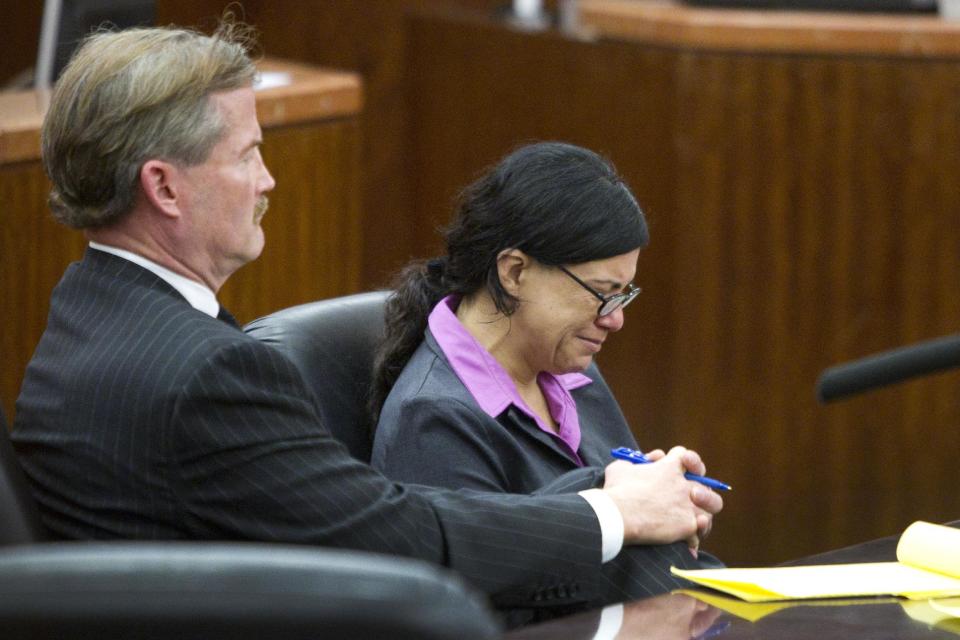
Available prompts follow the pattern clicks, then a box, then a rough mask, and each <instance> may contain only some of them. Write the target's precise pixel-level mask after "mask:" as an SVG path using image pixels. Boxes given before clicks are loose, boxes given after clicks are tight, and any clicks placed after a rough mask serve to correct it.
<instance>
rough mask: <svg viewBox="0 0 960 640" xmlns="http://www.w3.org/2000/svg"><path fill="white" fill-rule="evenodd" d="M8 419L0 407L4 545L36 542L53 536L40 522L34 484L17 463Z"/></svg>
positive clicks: (0, 498) (0, 522) (0, 529)
mask: <svg viewBox="0 0 960 640" xmlns="http://www.w3.org/2000/svg"><path fill="white" fill-rule="evenodd" d="M7 429H8V427H7V419H6V417H5V416H4V414H3V409H2V408H0V506H2V511H0V513H2V514H3V516H2V517H0V546H7V545H18V544H32V543H36V542H42V541H44V540H47V539H48V538H49V536H48V534H47V531H46V529H44V527H43V524H42V523H41V522H40V514H39V513H38V511H37V505H36V502H35V501H34V498H33V494H31V493H30V486H29V485H28V484H27V479H26V478H25V477H24V475H23V470H22V469H21V468H20V463H19V462H17V458H16V454H15V453H14V451H13V446H12V445H11V444H10V438H9V437H8V436H7Z"/></svg>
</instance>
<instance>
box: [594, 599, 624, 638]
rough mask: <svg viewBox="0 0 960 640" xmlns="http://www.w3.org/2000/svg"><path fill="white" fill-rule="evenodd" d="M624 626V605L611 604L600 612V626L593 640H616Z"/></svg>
mask: <svg viewBox="0 0 960 640" xmlns="http://www.w3.org/2000/svg"><path fill="white" fill-rule="evenodd" d="M622 626H623V604H611V605H609V606H607V607H604V608H603V611H601V612H600V624H598V625H597V630H596V631H595V632H594V634H593V640H615V638H616V637H617V634H618V633H620V627H622Z"/></svg>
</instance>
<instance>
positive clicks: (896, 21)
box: [579, 0, 960, 59]
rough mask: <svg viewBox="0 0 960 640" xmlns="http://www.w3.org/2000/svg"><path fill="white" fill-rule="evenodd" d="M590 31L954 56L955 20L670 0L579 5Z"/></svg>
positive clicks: (959, 35)
mask: <svg viewBox="0 0 960 640" xmlns="http://www.w3.org/2000/svg"><path fill="white" fill-rule="evenodd" d="M579 22H580V25H581V26H582V28H584V29H585V30H588V31H589V32H590V33H593V34H596V35H600V36H602V37H608V38H619V39H626V40H632V41H637V42H643V43H648V44H657V45H664V46H674V47H684V48H691V49H709V50H729V51H739V52H767V53H800V54H850V55H858V54H860V55H880V56H894V57H918V58H927V59H949V58H953V59H956V58H960V20H948V19H944V18H941V17H940V16H937V15H923V14H894V13H869V14H867V13H855V12H846V13H841V12H826V11H785V10H772V9H728V8H712V7H707V8H704V7H694V6H688V5H684V4H683V3H682V2H679V1H678V0H580V5H579Z"/></svg>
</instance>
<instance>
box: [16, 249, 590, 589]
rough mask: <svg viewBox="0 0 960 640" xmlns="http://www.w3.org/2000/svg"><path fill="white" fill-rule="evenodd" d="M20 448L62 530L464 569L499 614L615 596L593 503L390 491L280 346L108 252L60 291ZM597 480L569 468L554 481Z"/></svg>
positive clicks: (565, 484)
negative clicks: (380, 557) (375, 555)
mask: <svg viewBox="0 0 960 640" xmlns="http://www.w3.org/2000/svg"><path fill="white" fill-rule="evenodd" d="M13 440H14V444H15V446H16V448H17V452H18V454H19V456H20V459H21V460H22V462H23V465H24V467H25V470H26V472H27V475H28V477H29V478H30V480H31V482H32V485H33V488H34V492H35V495H36V497H37V499H38V502H39V504H40V507H41V512H42V514H43V518H44V521H45V523H46V524H47V525H48V526H49V528H50V529H51V530H52V531H53V532H54V533H55V534H59V535H60V536H63V537H67V538H77V539H93V538H139V539H178V538H189V539H217V540H262V541H278V542H288V543H306V544H318V545H329V546H335V547H347V548H353V549H362V550H372V551H380V552H384V553H391V554H399V555H404V556H411V557H417V558H421V559H424V560H428V561H432V562H435V563H439V564H445V565H447V566H450V567H452V568H453V569H455V570H457V571H459V572H460V573H461V574H463V575H464V576H465V577H466V578H467V579H468V580H469V581H471V582H472V583H473V584H474V585H475V586H476V587H478V588H480V589H482V590H484V591H486V592H487V593H489V594H491V595H493V596H494V601H495V602H496V603H498V604H500V605H502V606H528V605H535V604H537V603H544V602H553V603H573V602H585V601H593V602H598V601H600V600H598V598H601V599H602V598H604V597H606V596H605V594H606V593H608V589H607V586H606V585H607V583H608V579H607V577H606V576H605V575H604V574H603V573H602V572H601V565H600V531H599V526H598V523H597V520H596V516H595V515H594V513H593V511H592V509H591V508H590V506H589V505H588V504H587V503H586V502H585V501H584V500H583V499H582V498H580V497H579V496H576V495H570V494H569V493H566V494H564V495H557V494H551V495H540V496H536V497H531V496H515V495H497V494H482V493H479V492H450V491H445V490H438V489H430V488H426V487H409V486H408V487H404V486H402V485H396V484H393V483H391V482H390V481H388V480H386V479H385V478H383V476H381V475H379V474H378V473H376V472H375V471H373V470H372V469H371V468H370V467H368V466H366V465H364V464H361V463H359V462H356V461H355V460H353V459H352V458H351V457H350V456H349V455H348V454H347V452H346V450H345V449H344V448H343V446H341V445H340V444H339V443H338V442H337V441H336V440H335V439H334V438H333V437H332V436H331V435H330V433H329V431H328V430H327V429H326V428H324V426H323V425H322V424H320V420H319V418H318V412H317V408H316V406H315V402H314V400H313V397H312V395H311V394H310V392H309V391H308V390H307V388H306V387H305V384H304V382H303V380H302V378H301V376H300V375H299V374H298V372H297V371H296V369H295V368H294V366H293V364H292V363H291V362H290V361H289V360H287V359H286V358H285V357H284V356H282V355H281V354H280V353H279V352H277V351H275V350H274V349H272V348H271V347H268V346H266V345H264V344H261V343H260V342H258V341H257V340H255V339H253V338H251V337H249V336H247V335H245V334H244V333H242V332H241V331H239V330H238V329H237V328H236V327H235V326H231V325H229V324H227V323H225V322H221V321H218V320H216V319H214V318H211V317H209V316H207V315H205V314H203V313H201V312H199V311H197V310H195V309H193V308H192V307H191V306H190V305H189V304H187V302H186V301H185V300H184V299H183V298H182V297H181V296H180V294H178V293H177V292H176V291H175V290H174V289H173V288H172V287H170V286H169V285H168V284H167V283H165V282H164V281H162V280H161V279H159V278H158V277H156V276H155V275H154V274H152V273H150V272H149V271H147V270H145V269H143V268H141V267H139V266H137V265H135V264H133V263H131V262H128V261H126V260H123V259H122V258H118V257H116V256H113V255H110V254H107V253H103V252H100V251H96V250H94V249H88V250H87V252H86V254H85V256H84V258H83V260H82V261H81V262H79V263H75V264H73V265H71V266H70V267H69V268H68V270H67V272H66V273H65V275H64V277H63V279H62V280H61V282H60V283H59V285H58V286H57V287H56V289H55V290H54V292H53V296H52V298H51V305H50V315H49V318H48V324H47V328H46V331H45V332H44V334H43V337H42V338H41V340H40V343H39V345H38V347H37V350H36V352H35V354H34V356H33V359H32V360H31V362H30V365H29V366H28V368H27V372H26V376H25V379H24V384H23V388H22V391H21V394H20V397H19V399H18V400H17V415H16V421H15V428H14V432H13ZM596 481H597V474H596V473H595V472H594V473H579V474H572V475H568V476H565V477H564V478H562V479H560V481H559V482H557V483H555V484H554V486H553V487H552V488H551V490H552V491H556V492H559V491H577V490H581V489H583V488H586V487H588V486H591V485H592V484H594V483H596Z"/></svg>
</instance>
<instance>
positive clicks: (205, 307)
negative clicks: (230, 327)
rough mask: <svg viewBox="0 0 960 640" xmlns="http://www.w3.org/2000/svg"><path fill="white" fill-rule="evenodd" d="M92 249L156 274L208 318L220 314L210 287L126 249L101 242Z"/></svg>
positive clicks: (95, 243) (92, 244) (91, 245)
mask: <svg viewBox="0 0 960 640" xmlns="http://www.w3.org/2000/svg"><path fill="white" fill-rule="evenodd" d="M90 247H91V248H93V249H96V250H97V251H103V252H105V253H110V254H113V255H115V256H117V257H118V258H123V259H124V260H129V261H130V262H132V263H134V264H138V265H140V266H141V267H143V268H144V269H146V270H148V271H151V272H152V273H154V274H156V276H157V277H158V278H160V279H161V280H163V281H164V282H166V283H167V284H169V285H170V286H171V287H173V288H174V289H176V290H177V292H178V293H179V294H180V295H182V296H183V297H184V298H186V299H187V302H189V303H190V306H191V307H193V308H194V309H197V310H199V311H202V312H204V313H205V314H207V315H208V316H212V317H214V318H216V317H217V314H218V313H220V303H219V302H217V296H216V294H214V293H213V291H211V290H210V288H209V287H207V286H206V285H203V284H201V283H199V282H197V281H196V280H191V279H190V278H187V277H185V276H182V275H180V274H179V273H174V272H173V271H170V269H167V268H166V267H162V266H160V265H159V264H157V263H156V262H154V261H153V260H148V259H147V258H144V257H143V256H141V255H138V254H136V253H133V252H131V251H127V250H126V249H118V248H117V247H111V246H109V245H106V244H101V243H99V242H91V243H90Z"/></svg>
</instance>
